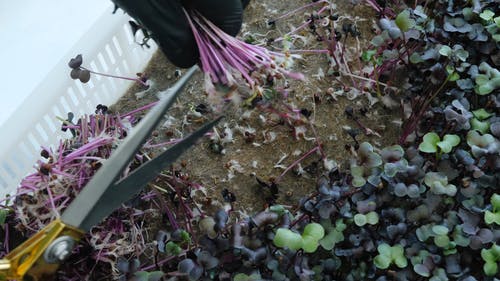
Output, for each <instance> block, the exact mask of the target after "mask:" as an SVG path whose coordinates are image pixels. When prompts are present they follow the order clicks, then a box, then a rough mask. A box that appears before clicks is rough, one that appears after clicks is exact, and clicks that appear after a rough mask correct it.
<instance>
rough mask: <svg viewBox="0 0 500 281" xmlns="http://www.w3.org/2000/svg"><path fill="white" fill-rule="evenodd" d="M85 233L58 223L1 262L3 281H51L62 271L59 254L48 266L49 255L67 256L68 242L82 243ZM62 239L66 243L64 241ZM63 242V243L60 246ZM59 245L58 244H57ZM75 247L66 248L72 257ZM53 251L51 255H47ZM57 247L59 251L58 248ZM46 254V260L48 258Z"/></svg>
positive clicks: (20, 246)
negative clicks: (54, 275)
mask: <svg viewBox="0 0 500 281" xmlns="http://www.w3.org/2000/svg"><path fill="white" fill-rule="evenodd" d="M84 234H85V233H84V232H83V231H81V230H80V229H78V228H76V227H72V226H70V225H66V224H65V223H63V222H62V221H61V220H55V221H53V222H51V223H50V224H48V225H47V226H46V227H44V228H43V229H42V230H40V231H39V232H38V233H36V234H35V235H33V236H32V237H30V238H29V239H28V240H26V241H25V242H23V243H22V244H21V245H19V246H18V247H16V248H15V249H14V250H13V251H11V252H10V253H9V254H8V255H7V256H5V257H4V258H3V259H0V280H33V281H42V280H50V279H51V278H52V275H53V274H54V273H55V272H56V270H57V268H58V267H59V263H58V262H57V254H56V258H55V259H54V260H56V261H51V262H50V261H49V262H50V263H49V262H47V260H46V259H47V255H48V256H49V260H50V257H52V252H54V251H55V253H59V254H60V255H65V254H67V253H66V252H63V251H65V249H64V247H65V246H68V245H63V244H64V243H68V241H73V242H75V243H76V242H78V241H79V240H80V239H81V238H82V237H83V235H84ZM61 238H62V239H61ZM57 240H59V243H57ZM54 241H56V243H53V242H54ZM72 246H73V245H70V247H66V250H67V249H69V253H70V252H71V250H72V248H73V247H72ZM49 247H51V251H50V253H46V251H47V249H48V248H49ZM54 247H55V248H54ZM44 254H45V257H44Z"/></svg>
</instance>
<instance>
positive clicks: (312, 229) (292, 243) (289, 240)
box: [273, 223, 325, 253]
mask: <svg viewBox="0 0 500 281" xmlns="http://www.w3.org/2000/svg"><path fill="white" fill-rule="evenodd" d="M324 236H325V230H324V228H323V226H321V224H318V223H310V224H308V225H306V227H305V228H304V232H303V233H302V235H300V234H299V233H297V232H294V231H291V230H290V229H288V228H278V230H277V231H276V235H275V236H274V239H273V243H274V245H275V246H277V247H281V248H284V247H287V248H289V249H291V250H299V249H301V248H302V249H303V250H304V252H306V253H314V252H315V251H316V249H317V248H318V245H319V241H320V240H321V239H322V238H323V237H324Z"/></svg>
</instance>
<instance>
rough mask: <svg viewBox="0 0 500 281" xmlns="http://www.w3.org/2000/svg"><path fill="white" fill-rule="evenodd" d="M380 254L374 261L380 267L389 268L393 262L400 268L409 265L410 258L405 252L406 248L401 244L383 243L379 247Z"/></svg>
mask: <svg viewBox="0 0 500 281" xmlns="http://www.w3.org/2000/svg"><path fill="white" fill-rule="evenodd" d="M377 251H378V253H379V254H378V255H377V256H376V257H375V258H374V259H373V263H374V264H375V266H376V267H378V268H380V269H387V268H389V266H391V264H392V263H394V264H396V266H397V267H399V268H405V267H406V266H408V260H407V259H406V257H405V254H404V248H403V246H401V245H394V246H390V245H389V244H386V243H382V244H380V245H378V247H377Z"/></svg>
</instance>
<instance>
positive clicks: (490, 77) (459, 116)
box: [0, 0, 500, 281]
mask: <svg viewBox="0 0 500 281" xmlns="http://www.w3.org/2000/svg"><path fill="white" fill-rule="evenodd" d="M363 3H364V4H366V5H369V6H370V7H372V8H373V9H374V10H375V11H376V13H377V16H378V17H379V18H378V20H377V25H376V28H375V32H376V34H374V35H373V38H372V39H371V43H370V46H369V47H368V48H366V49H365V50H363V51H362V52H361V53H359V58H360V60H361V61H363V62H364V64H365V65H364V68H363V70H360V72H359V73H358V74H354V73H352V72H350V70H349V67H348V61H346V55H345V54H344V49H343V48H342V38H343V37H344V38H345V37H346V36H347V37H349V36H350V37H354V38H356V37H357V36H359V31H358V30H357V28H356V26H355V24H352V23H349V24H348V23H345V22H344V21H343V20H344V19H342V16H341V15H338V14H336V11H335V9H334V8H335V7H334V3H333V1H326V0H323V1H314V3H311V4H308V5H307V6H306V7H304V8H303V9H302V10H296V11H293V13H299V14H300V13H302V12H304V11H307V16H306V20H305V21H304V24H303V25H301V26H299V27H296V28H294V29H293V30H292V31H291V32H290V33H289V34H287V35H286V36H284V37H283V38H274V39H272V40H271V39H270V38H268V40H267V42H266V44H267V45H268V47H269V48H272V47H275V48H279V49H280V50H281V51H284V52H285V55H279V54H278V53H274V51H273V52H270V51H267V50H266V49H265V48H263V47H260V46H259V47H258V46H254V45H251V44H250V43H252V44H257V43H258V42H254V40H253V39H252V40H250V39H251V38H250V39H249V38H247V40H246V41H247V42H246V43H243V42H242V41H239V40H238V41H237V40H236V39H234V38H229V37H226V36H225V35H224V34H222V33H221V31H220V30H218V29H215V28H214V27H213V26H212V25H210V23H208V22H206V21H205V20H204V19H203V18H202V17H201V16H200V15H197V14H191V17H192V20H193V21H192V22H191V25H192V28H193V29H194V31H195V33H196V36H197V37H196V38H197V42H198V44H199V46H200V51H201V53H202V69H203V71H204V73H205V75H206V85H207V89H206V90H207V91H208V92H209V94H215V93H216V91H217V90H218V89H219V88H220V85H218V86H214V84H216V85H217V84H223V86H224V87H226V88H228V87H233V86H234V83H236V82H235V81H236V80H237V81H240V82H241V81H243V82H245V83H248V84H247V85H246V87H245V89H246V91H247V92H246V94H247V96H245V98H248V97H251V99H252V100H251V102H252V103H254V104H255V103H260V104H264V103H270V104H272V103H273V102H277V101H275V100H273V99H271V98H268V96H266V93H269V92H273V93H284V91H283V89H282V88H280V87H281V86H280V85H278V83H277V81H276V80H279V79H281V78H283V77H282V75H283V74H284V75H291V76H293V77H295V78H302V76H301V75H298V74H294V72H291V71H292V70H290V69H289V67H290V66H291V65H292V64H291V58H292V57H293V56H292V55H291V54H293V52H294V40H299V39H300V38H302V39H303V38H304V35H300V36H299V35H297V34H298V32H299V31H301V30H304V29H307V30H308V31H307V32H308V33H310V34H312V35H313V36H314V37H316V38H317V40H318V41H320V42H321V44H323V45H324V46H325V49H324V50H317V49H316V50H313V51H314V52H317V53H319V54H321V55H322V56H324V57H325V58H326V59H327V61H328V64H329V69H328V71H327V72H326V73H323V74H322V75H321V76H322V77H321V78H322V79H330V81H334V80H339V81H340V82H341V83H343V84H347V83H348V82H346V81H351V80H349V79H351V78H353V77H357V79H358V78H362V79H363V80H362V81H365V82H367V83H366V84H363V86H362V85H361V84H359V83H358V82H354V81H352V85H350V86H349V89H347V87H344V88H345V90H346V91H347V90H349V91H350V92H351V93H352V92H353V91H354V90H356V91H355V92H356V95H361V94H363V95H367V96H369V100H370V102H377V101H380V102H382V103H384V105H386V106H389V105H394V104H396V105H398V106H400V108H401V111H402V117H401V124H402V133H401V135H400V138H399V141H398V143H394V144H393V145H391V146H387V147H377V146H375V144H371V143H369V142H361V143H358V142H357V141H356V137H355V135H354V136H353V138H354V141H355V145H353V146H352V147H353V149H352V157H351V161H350V162H349V164H348V165H336V164H335V163H334V162H332V161H331V160H328V159H327V158H326V156H325V155H324V153H323V151H322V146H321V143H320V141H319V138H320V137H321V136H315V137H316V138H317V139H316V141H317V143H318V145H317V146H316V147H315V148H313V149H312V150H311V151H310V152H308V153H307V154H306V155H304V156H303V157H301V158H300V159H298V160H297V161H296V162H294V163H293V164H292V166H290V167H287V168H286V169H285V172H284V173H283V174H282V175H280V177H278V178H277V179H276V180H275V181H273V182H264V181H262V180H260V179H258V181H259V183H260V184H261V185H262V186H264V187H265V188H268V189H269V190H270V191H271V193H272V196H271V198H270V199H269V206H268V208H267V209H265V210H262V211H260V212H258V213H256V214H250V215H241V214H240V215H235V214H234V212H233V209H232V204H233V203H234V202H235V200H238V198H236V197H235V196H234V194H232V193H231V192H229V191H227V190H225V192H224V193H223V194H221V196H220V197H221V198H223V200H224V201H225V202H226V203H227V206H229V208H221V209H219V210H217V211H216V212H214V213H205V212H204V211H203V210H202V209H200V207H199V205H197V204H195V201H194V200H193V198H192V197H191V194H192V193H191V191H192V190H193V189H203V187H202V186H200V185H197V184H196V183H193V182H190V180H189V177H187V176H186V175H183V173H182V172H180V170H176V169H175V168H172V169H171V170H170V171H166V172H165V173H164V174H162V175H160V177H159V180H158V181H156V182H155V183H154V184H153V187H152V188H151V189H148V191H146V192H144V193H142V194H141V195H140V196H139V197H137V198H134V199H133V200H131V201H130V202H128V203H127V204H126V207H124V208H122V209H120V210H118V211H116V212H115V213H114V214H113V215H112V216H110V217H109V218H108V219H107V220H106V221H105V222H103V223H102V224H101V225H99V226H97V227H96V228H95V229H93V230H92V231H91V233H90V234H89V235H87V237H86V239H85V241H84V243H82V244H81V245H80V246H79V247H78V248H77V249H76V250H75V254H74V255H73V257H72V266H71V267H67V266H63V269H62V271H61V273H60V279H61V280H76V279H79V280H83V278H84V277H85V276H87V275H88V274H91V275H92V276H94V277H93V280H97V279H96V278H97V277H96V276H106V274H107V276H109V277H108V278H109V279H113V278H114V279H119V280H161V279H162V278H163V280H378V281H383V280H432V281H439V280H463V281H473V280H498V278H500V273H499V272H498V271H499V270H498V263H499V262H500V245H498V243H499V242H498V241H500V228H499V226H500V189H499V186H500V115H499V113H500V110H499V109H500V72H499V69H498V67H499V65H500V52H499V45H500V44H499V41H500V11H499V10H498V3H495V1H487V0H485V1H479V0H474V1H459V0H446V1H445V0H437V1H408V3H405V2H403V1H396V0H395V1H376V0H366V1H363ZM293 13H291V14H293ZM291 14H286V15H284V16H283V17H280V18H277V19H270V20H269V22H268V24H269V28H271V29H272V28H273V25H274V24H275V23H276V22H277V21H279V20H282V18H285V17H287V16H290V15H291ZM197 32H199V33H197ZM365 36H367V35H365ZM302 39H301V40H302ZM283 41H284V42H285V43H284V46H285V47H283V45H280V42H283ZM221 42H226V43H228V44H227V45H226V43H221ZM222 46H231V47H230V48H229V47H228V48H229V49H228V50H227V52H224V48H221V47H222ZM295 51H297V50H295ZM301 51H304V50H301ZM241 54H245V55H247V56H249V58H247V61H236V59H235V57H237V56H239V55H241ZM216 56H221V57H222V58H223V59H220V60H218V59H217V58H216ZM296 58H299V57H296ZM80 60H81V58H80ZM74 63H75V62H73V66H72V68H73V72H72V76H73V78H74V79H80V80H82V75H84V76H85V77H83V78H84V79H83V81H86V80H88V79H87V78H88V77H86V76H88V73H87V72H88V71H89V70H87V69H86V68H82V67H81V61H79V62H78V65H74ZM276 63H278V65H276ZM82 73H83V74H82ZM237 73H239V74H237ZM401 73H404V75H400V74H401ZM394 77H397V78H398V80H397V81H395V80H394ZM344 78H345V79H344ZM141 79H142V78H141ZM83 81H82V82H83ZM141 82H142V83H144V81H143V80H141ZM332 83H333V82H332ZM144 84H145V83H144ZM344 86H345V85H344ZM224 87H222V88H224ZM356 87H358V88H356ZM216 88H217V89H216ZM245 89H243V90H242V89H241V87H240V89H239V91H245ZM353 89H354V90H353ZM394 89H396V91H394ZM244 94H245V93H244ZM227 97H228V96H225V97H224V98H225V99H226V98H227ZM348 97H349V96H348ZM219 102H220V101H219ZM222 102H223V101H222ZM141 110H142V109H141ZM295 113H297V112H292V113H291V114H292V115H293V114H295ZM301 113H302V114H303V112H301ZM346 113H347V114H351V115H352V109H351V110H348V109H346ZM288 114H290V112H286V113H283V114H282V116H289V115H288ZM71 119H72V118H68V120H66V121H65V122H64V124H63V126H64V129H69V130H71V131H72V132H73V135H74V137H73V138H72V139H71V140H69V141H65V142H61V144H60V146H59V147H58V148H57V149H56V150H54V149H50V148H44V149H43V151H42V156H43V158H44V159H43V160H41V161H40V162H39V163H38V171H37V172H36V173H34V174H32V175H30V176H28V177H26V178H25V179H24V180H23V182H22V183H21V187H20V189H19V194H18V196H17V197H16V198H15V199H13V200H11V202H10V204H6V205H8V206H7V207H5V208H4V209H2V212H1V213H0V214H1V216H0V222H1V223H2V225H3V233H4V234H5V241H6V243H4V244H3V246H4V247H3V250H4V252H6V251H8V249H9V248H8V247H11V246H12V245H11V244H13V243H14V241H12V243H9V235H10V236H11V237H14V236H15V235H13V234H12V233H16V232H19V231H27V234H32V233H34V232H36V231H38V230H39V229H40V228H41V227H42V226H43V225H45V224H46V223H47V222H48V221H50V220H52V219H54V218H56V217H57V216H58V214H59V213H60V212H61V211H62V210H63V209H64V207H65V206H67V204H68V203H69V202H70V201H71V199H72V198H73V197H74V196H75V194H77V193H78V190H79V189H81V188H82V187H83V186H84V185H85V183H86V181H88V179H89V177H91V176H92V174H93V173H94V172H95V170H96V169H98V167H99V163H100V160H101V159H104V158H106V157H108V156H109V153H110V152H111V151H112V149H113V146H114V145H115V144H117V143H119V142H120V139H121V138H123V137H124V136H125V135H126V132H127V130H128V129H129V128H130V127H131V126H133V125H134V124H135V119H134V114H133V113H131V114H125V115H121V116H120V115H113V114H110V113H107V112H106V110H105V108H104V107H102V106H100V107H98V108H97V111H96V114H95V115H91V116H87V117H82V118H80V119H79V120H78V122H75V123H72V120H71ZM285 119H286V118H285ZM358 125H360V126H363V125H362V124H361V123H358ZM363 128H364V130H365V132H366V130H369V129H368V128H366V127H363ZM367 135H368V134H367ZM226 137H227V135H226ZM217 138H218V137H216V136H215V135H212V140H213V139H217ZM149 144H151V141H150V142H149ZM147 151H148V144H146V145H145V148H144V149H143V152H144V153H143V154H140V155H137V159H136V160H135V161H134V163H132V164H131V166H130V169H133V168H134V167H137V165H140V164H141V163H142V162H143V161H147V158H148V154H147ZM313 153H317V154H320V157H321V158H322V160H323V163H324V164H325V165H323V166H324V167H323V168H322V170H321V175H320V176H318V178H317V179H316V186H315V192H313V193H312V194H310V195H309V196H307V197H304V198H302V199H301V200H300V202H297V206H298V207H297V208H290V207H289V206H283V205H278V204H275V199H276V197H277V196H282V195H280V182H279V180H280V178H281V177H283V176H285V173H286V172H287V171H289V170H291V169H292V168H296V167H297V166H298V165H299V164H300V161H301V160H303V159H304V157H306V156H307V155H310V154H313ZM332 158H335V157H334V156H333V157H332ZM341 167H347V169H343V168H341ZM290 176H293V175H290ZM162 183H164V184H165V185H162ZM162 186H168V188H164V187H162ZM162 217H163V219H162ZM153 220H156V221H158V223H151V221H153ZM88 256H90V257H91V259H90V260H87V259H85V261H82V259H83V258H87V257H88ZM89 272H90V273H89Z"/></svg>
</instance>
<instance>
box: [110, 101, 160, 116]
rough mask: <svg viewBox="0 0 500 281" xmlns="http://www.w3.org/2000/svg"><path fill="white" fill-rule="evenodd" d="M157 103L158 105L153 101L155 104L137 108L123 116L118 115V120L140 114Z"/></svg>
mask: <svg viewBox="0 0 500 281" xmlns="http://www.w3.org/2000/svg"><path fill="white" fill-rule="evenodd" d="M157 103H158V102H157V101H155V102H152V103H150V104H147V105H145V106H141V107H139V108H137V109H134V110H132V111H130V112H128V113H125V114H123V115H120V117H119V118H120V119H122V118H125V117H128V116H132V115H134V114H136V113H137V112H141V111H144V110H147V109H150V108H151V107H153V106H155V105H156V104H157Z"/></svg>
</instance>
